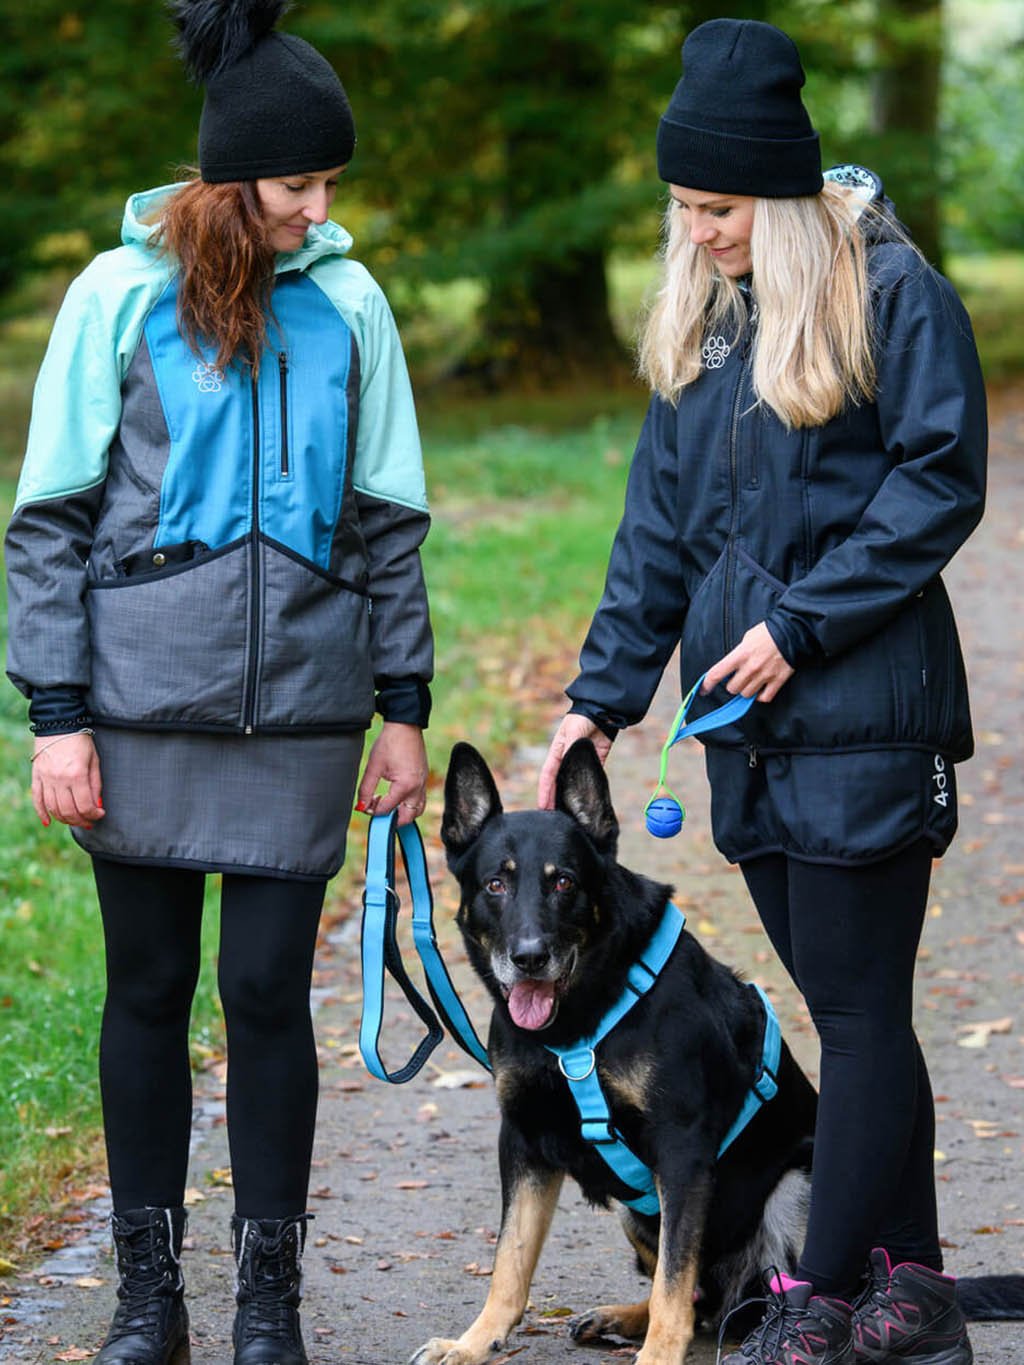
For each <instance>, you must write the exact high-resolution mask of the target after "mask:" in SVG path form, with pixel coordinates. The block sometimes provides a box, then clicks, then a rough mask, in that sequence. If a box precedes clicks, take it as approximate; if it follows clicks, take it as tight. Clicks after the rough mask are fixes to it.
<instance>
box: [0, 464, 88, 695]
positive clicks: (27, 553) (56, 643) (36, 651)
mask: <svg viewBox="0 0 1024 1365" xmlns="http://www.w3.org/2000/svg"><path fill="white" fill-rule="evenodd" d="M102 497H103V484H102V482H101V483H98V484H96V485H95V486H94V487H92V488H87V489H85V490H84V491H83V492H81V493H72V494H68V495H66V496H64V497H60V498H47V499H44V500H42V501H40V502H34V503H25V504H23V505H22V506H21V507H19V508H18V510H17V511H16V512H15V513H14V516H13V517H12V518H11V523H10V525H9V526H8V528H7V535H6V537H5V549H6V558H7V604H8V615H9V617H10V620H11V621H12V622H14V621H17V622H18V623H19V629H17V630H12V631H11V634H10V639H9V641H8V645H7V673H8V676H9V677H10V679H11V681H12V682H13V683H14V685H15V687H17V688H18V690H19V691H20V692H23V693H24V694H25V696H31V695H32V692H33V690H34V689H35V688H37V687H80V688H83V689H85V688H86V687H88V686H89V680H90V676H91V659H90V649H89V628H88V623H87V621H86V617H85V613H84V611H83V610H82V598H83V596H84V593H85V579H86V564H87V561H88V558H89V547H90V544H91V542H92V533H93V525H94V523H95V520H96V515H97V511H98V508H99V505H100V501H101V499H102ZM40 603H46V606H47V609H46V610H34V608H35V607H36V606H37V605H38V604H40Z"/></svg>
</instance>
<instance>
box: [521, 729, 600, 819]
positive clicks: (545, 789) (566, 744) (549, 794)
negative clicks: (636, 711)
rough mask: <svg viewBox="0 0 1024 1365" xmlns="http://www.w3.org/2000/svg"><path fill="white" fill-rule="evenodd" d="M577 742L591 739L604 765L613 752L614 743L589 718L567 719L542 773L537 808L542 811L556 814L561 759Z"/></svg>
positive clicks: (554, 742) (538, 787) (556, 736)
mask: <svg viewBox="0 0 1024 1365" xmlns="http://www.w3.org/2000/svg"><path fill="white" fill-rule="evenodd" d="M578 739H589V740H590V742H591V743H592V744H593V746H594V748H595V749H596V750H597V756H598V758H599V759H600V760H601V762H602V763H604V761H605V759H606V758H607V757H608V755H609V753H610V752H611V747H612V742H611V740H610V739H609V738H608V736H607V735H606V734H605V733H604V731H603V730H601V729H599V728H598V726H596V725H595V724H594V722H593V721H592V720H590V719H589V717H587V716H575V715H572V714H570V715H568V716H564V717H563V718H562V723H561V725H560V726H559V727H558V729H557V730H556V731H555V737H554V739H553V740H552V741H551V748H550V749H549V750H548V756H547V758H546V759H545V760H544V766H543V767H542V768H541V770H540V780H539V781H538V783H537V805H538V807H539V808H540V809H541V810H554V808H555V779H556V778H557V777H558V770H559V768H560V767H561V766H562V759H563V758H564V757H565V755H566V754H567V753H568V751H569V750H570V749H571V748H572V746H573V745H574V744H575V743H576V741H577V740H578Z"/></svg>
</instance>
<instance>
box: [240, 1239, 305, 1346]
mask: <svg viewBox="0 0 1024 1365" xmlns="http://www.w3.org/2000/svg"><path fill="white" fill-rule="evenodd" d="M297 1289H298V1284H297V1282H296V1279H295V1272H294V1269H292V1268H289V1266H288V1265H287V1264H286V1263H284V1262H282V1261H276V1262H275V1261H273V1260H269V1259H268V1260H266V1261H261V1264H260V1267H259V1270H258V1271H257V1272H256V1273H255V1274H254V1275H253V1277H252V1283H251V1284H250V1286H249V1293H248V1295H247V1296H246V1303H245V1325H244V1339H245V1340H246V1341H250V1340H252V1338H253V1337H268V1336H270V1337H288V1336H290V1335H291V1332H292V1329H293V1327H294V1323H295V1317H296V1298H297Z"/></svg>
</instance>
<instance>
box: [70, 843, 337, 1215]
mask: <svg viewBox="0 0 1024 1365" xmlns="http://www.w3.org/2000/svg"><path fill="white" fill-rule="evenodd" d="M93 867H94V871H95V875H96V886H97V889H98V891H99V898H100V909H101V911H102V915H103V931H104V936H105V939H106V949H107V998H106V1004H105V1006H104V1010H103V1025H102V1030H101V1033H100V1092H101V1095H102V1098H103V1121H104V1127H105V1130H106V1140H107V1159H108V1163H109V1166H110V1185H111V1190H112V1193H113V1200H114V1209H115V1211H117V1212H123V1211H124V1210H125V1209H137V1208H143V1207H145V1206H146V1205H150V1206H155V1207H161V1208H165V1207H176V1206H179V1205H180V1204H181V1202H182V1198H183V1196H184V1193H185V1175H186V1168H187V1164H188V1148H189V1133H190V1128H191V1120H192V1077H191V1071H190V1068H189V1052H188V1026H189V1016H190V1013H191V1009H192V996H193V994H194V992H195V987H196V981H197V979H198V976H199V950H200V925H201V921H202V911H203V886H204V880H205V879H204V876H203V874H202V873H201V872H193V871H189V870H185V869H178V868H165V867H154V868H150V867H135V866H131V865H129V864H126V863H118V862H114V861H112V860H110V859H102V858H95V859H94V860H93ZM325 885H326V883H325V882H323V881H317V882H300V881H293V880H282V879H278V878H271V877H251V876H236V875H225V876H224V879H223V890H222V894H221V931H220V955H219V966H218V984H219V987H220V997H221V1003H222V1004H223V1007H224V1017H225V1022H226V1025H227V1041H228V1084H227V1119H228V1143H229V1147H230V1150H231V1171H232V1178H233V1183H234V1191H235V1208H236V1211H237V1212H238V1213H239V1214H240V1215H241V1216H242V1217H246V1218H287V1217H289V1216H291V1215H293V1214H296V1213H303V1212H305V1208H306V1196H307V1192H308V1186H309V1168H310V1158H311V1154H312V1149H313V1127H314V1123H315V1120H316V1103H317V1087H318V1076H317V1059H316V1045H315V1042H314V1039H313V1025H312V1019H311V1017H310V1009H309V988H310V980H311V976H312V970H313V951H314V948H315V946H316V932H317V925H318V923H319V919H320V910H321V907H322V905H323V898H324V889H325Z"/></svg>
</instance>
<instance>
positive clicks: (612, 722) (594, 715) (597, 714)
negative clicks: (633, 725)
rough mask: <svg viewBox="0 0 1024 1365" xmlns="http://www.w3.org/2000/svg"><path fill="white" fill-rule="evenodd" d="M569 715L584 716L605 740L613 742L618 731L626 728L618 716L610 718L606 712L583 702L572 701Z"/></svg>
mask: <svg viewBox="0 0 1024 1365" xmlns="http://www.w3.org/2000/svg"><path fill="white" fill-rule="evenodd" d="M569 715H570V716H586V718H587V720H592V721H593V722H594V724H595V725H596V726H597V728H598V729H599V730H600V731H601V733H602V735H604V737H605V739H611V740H614V738H615V736H616V735H617V734H618V733H619V731H620V730H624V729H625V728H626V722H625V721H624V720H620V719H619V717H618V716H610V715H609V714H608V712H607V711H602V710H600V708H599V707H596V706H591V705H590V704H589V703H588V702H585V701H574V702H573V704H572V705H571V706H570V707H569Z"/></svg>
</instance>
